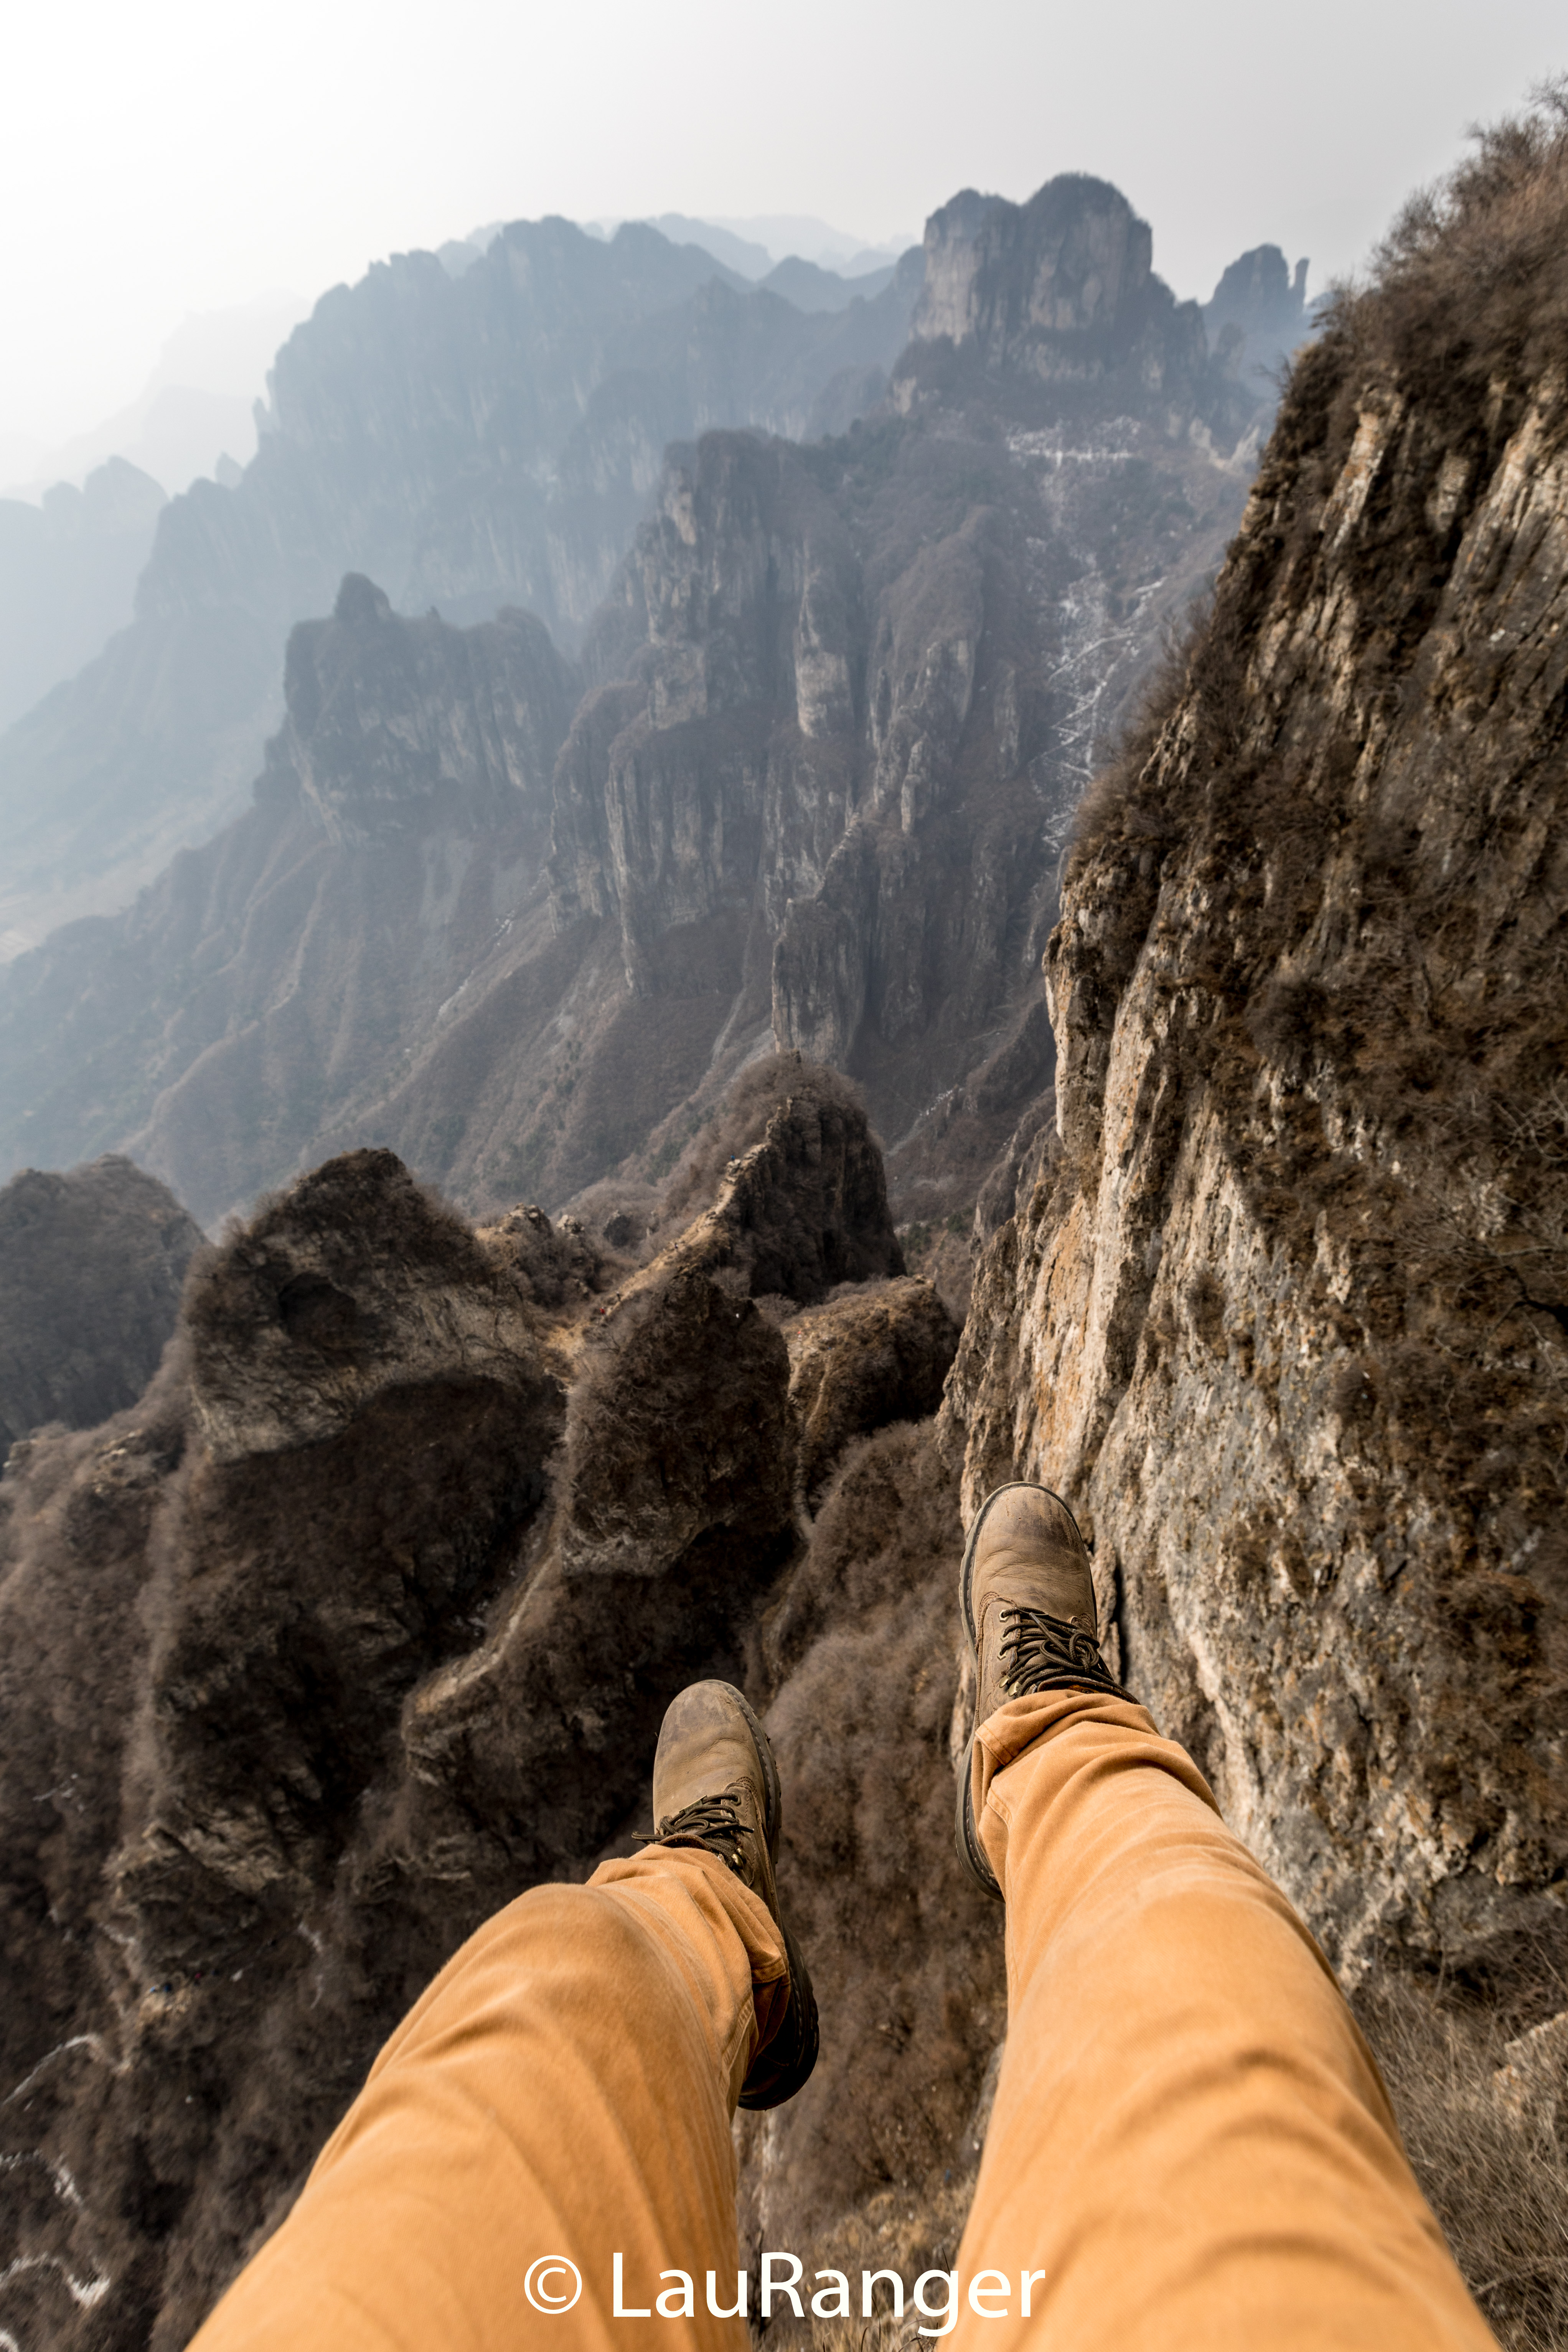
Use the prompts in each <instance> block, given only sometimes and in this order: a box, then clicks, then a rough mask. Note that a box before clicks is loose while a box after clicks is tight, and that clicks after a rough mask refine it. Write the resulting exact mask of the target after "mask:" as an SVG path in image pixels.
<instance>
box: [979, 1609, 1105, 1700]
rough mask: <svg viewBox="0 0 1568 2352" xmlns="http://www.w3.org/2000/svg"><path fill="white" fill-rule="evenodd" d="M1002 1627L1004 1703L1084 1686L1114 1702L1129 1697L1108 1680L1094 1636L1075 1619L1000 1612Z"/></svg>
mask: <svg viewBox="0 0 1568 2352" xmlns="http://www.w3.org/2000/svg"><path fill="white" fill-rule="evenodd" d="M1002 1622H1003V1623H1004V1625H1005V1626H1006V1628H1007V1631H1006V1633H1004V1634H1003V1636H1002V1657H1003V1661H1004V1664H1003V1675H1002V1687H1003V1689H1004V1690H1005V1692H1006V1694H1007V1696H1008V1697H1009V1698H1024V1697H1027V1696H1033V1695H1034V1694H1035V1693H1036V1692H1038V1691H1047V1690H1073V1689H1078V1688H1080V1687H1082V1686H1084V1685H1088V1687H1089V1689H1091V1690H1099V1691H1105V1692H1106V1693H1108V1694H1109V1695H1110V1696H1113V1697H1116V1698H1127V1697H1130V1696H1131V1693H1130V1692H1127V1691H1125V1690H1123V1689H1122V1687H1121V1684H1120V1683H1119V1682H1117V1681H1116V1680H1115V1679H1114V1678H1113V1676H1112V1675H1111V1674H1110V1669H1109V1668H1108V1667H1107V1665H1106V1663H1105V1660H1104V1659H1103V1658H1102V1657H1101V1656H1100V1643H1098V1642H1097V1641H1096V1640H1095V1638H1094V1635H1093V1634H1092V1633H1090V1632H1089V1629H1088V1627H1087V1626H1085V1625H1080V1624H1079V1622H1078V1620H1077V1618H1076V1617H1075V1618H1072V1619H1070V1620H1068V1619H1063V1618H1060V1617H1050V1616H1047V1613H1046V1612H1045V1611H1044V1610H1043V1609H1025V1608H1021V1607H1020V1608H1012V1609H1004V1610H1003V1612H1002Z"/></svg>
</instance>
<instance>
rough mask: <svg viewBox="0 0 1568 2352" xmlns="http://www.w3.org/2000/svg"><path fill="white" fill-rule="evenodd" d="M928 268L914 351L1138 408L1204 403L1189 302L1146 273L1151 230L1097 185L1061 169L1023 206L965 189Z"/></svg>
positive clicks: (935, 218)
mask: <svg viewBox="0 0 1568 2352" xmlns="http://www.w3.org/2000/svg"><path fill="white" fill-rule="evenodd" d="M925 263H926V269H925V284H924V287H923V289H922V290H921V299H920V301H919V302H918V304H917V305H916V308H915V313H914V317H913V319H912V320H910V333H911V335H912V336H913V338H914V341H915V342H916V344H919V343H921V342H925V343H935V342H938V341H947V342H949V343H951V344H952V346H953V347H954V349H955V350H957V351H958V352H963V351H965V350H966V349H968V350H969V351H972V352H974V353H976V354H978V355H982V356H984V360H985V361H986V362H987V363H988V364H989V365H990V366H992V367H993V368H998V369H1007V370H1014V371H1018V372H1020V373H1026V374H1029V375H1033V376H1037V377H1038V378H1040V379H1042V380H1044V381H1053V380H1054V381H1058V382H1059V383H1065V384H1071V383H1088V382H1091V381H1094V380H1096V379H1113V380H1114V381H1115V382H1116V383H1118V385H1119V387H1120V389H1121V393H1122V395H1123V397H1125V398H1127V399H1128V400H1130V401H1131V403H1132V404H1134V405H1135V406H1136V407H1138V408H1143V407H1146V406H1147V405H1148V404H1150V402H1151V401H1155V402H1163V403H1164V404H1166V405H1167V406H1168V407H1169V408H1171V409H1173V410H1176V411H1178V412H1181V413H1183V414H1184V415H1190V414H1192V413H1193V412H1194V411H1195V410H1197V409H1200V408H1202V407H1203V406H1204V405H1205V398H1206V397H1207V396H1208V394H1207V388H1206V386H1205V376H1206V371H1207V362H1208V350H1207V340H1206V337H1205V331H1204V322H1203V319H1202V316H1201V314H1200V312H1199V310H1198V307H1197V305H1196V303H1194V302H1182V303H1178V302H1177V300H1176V299H1175V297H1174V296H1173V294H1172V292H1171V290H1170V289H1169V287H1167V286H1166V285H1165V284H1164V283H1163V281H1162V280H1161V279H1160V278H1156V277H1155V275H1154V270H1153V237H1152V233H1151V231H1150V228H1149V225H1148V223H1147V222H1146V221H1142V220H1140V219H1139V217H1138V215H1137V214H1136V213H1135V212H1134V211H1133V209H1132V207H1131V205H1130V204H1129V203H1128V201H1127V199H1126V197H1125V196H1124V195H1122V194H1121V190H1120V189H1118V188H1113V187H1111V186H1110V184H1109V183H1108V182H1107V181H1104V180H1095V179H1090V178H1089V177H1087V176H1086V175H1085V174H1083V173H1063V174H1062V175H1061V176H1060V177H1059V178H1058V179H1054V180H1048V181H1047V183H1046V185H1045V186H1044V187H1043V188H1041V189H1040V190H1039V191H1038V192H1037V194H1035V195H1033V196H1031V197H1030V199H1029V201H1028V202H1027V204H1023V205H1014V204H1008V203H1007V202H1006V201H1005V199H1004V198H1002V197H999V196H991V197H984V196H978V195H976V194H975V193H974V191H973V189H969V190H966V191H965V192H964V194H963V195H961V196H956V197H954V199H953V201H952V203H951V204H948V205H943V206H942V210H941V211H940V212H937V213H933V214H932V215H931V219H930V220H929V221H928V222H927V224H926V234H925ZM900 373H902V372H901V371H900Z"/></svg>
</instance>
